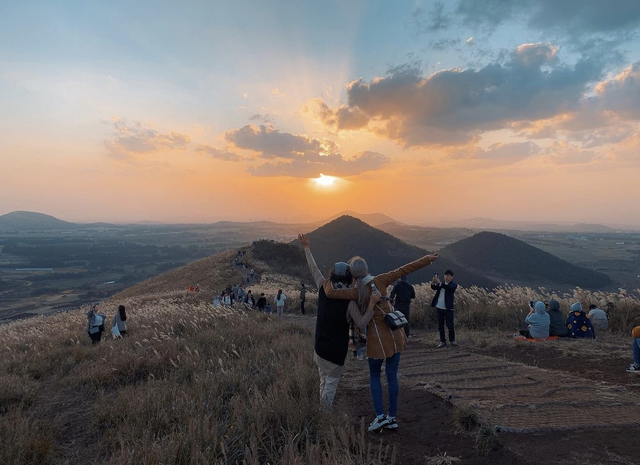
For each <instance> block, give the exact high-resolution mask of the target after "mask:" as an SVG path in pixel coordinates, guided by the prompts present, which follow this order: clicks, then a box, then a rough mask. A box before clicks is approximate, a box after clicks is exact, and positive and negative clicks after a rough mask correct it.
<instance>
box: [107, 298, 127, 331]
mask: <svg viewBox="0 0 640 465" xmlns="http://www.w3.org/2000/svg"><path fill="white" fill-rule="evenodd" d="M114 326H117V327H118V332H119V333H120V336H126V334H127V311H126V310H125V308H124V305H119V306H118V311H117V312H116V314H115V315H113V323H112V324H111V327H112V328H113V327H114Z"/></svg>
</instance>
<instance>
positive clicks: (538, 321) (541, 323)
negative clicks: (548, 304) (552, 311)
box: [520, 301, 551, 339]
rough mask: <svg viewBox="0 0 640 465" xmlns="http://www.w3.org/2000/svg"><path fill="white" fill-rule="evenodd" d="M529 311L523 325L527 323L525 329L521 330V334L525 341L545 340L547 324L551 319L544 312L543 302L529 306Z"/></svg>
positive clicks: (547, 334)
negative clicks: (527, 325)
mask: <svg viewBox="0 0 640 465" xmlns="http://www.w3.org/2000/svg"><path fill="white" fill-rule="evenodd" d="M529 306H530V307H531V310H530V311H529V314H528V315H527V317H526V318H525V319H524V322H525V323H529V327H528V328H527V329H521V330H520V334H522V335H523V336H524V337H526V338H527V339H546V338H548V337H549V323H550V321H551V319H550V318H549V314H548V313H547V312H546V311H545V305H544V302H540V301H537V302H536V303H535V305H531V303H530V304H529Z"/></svg>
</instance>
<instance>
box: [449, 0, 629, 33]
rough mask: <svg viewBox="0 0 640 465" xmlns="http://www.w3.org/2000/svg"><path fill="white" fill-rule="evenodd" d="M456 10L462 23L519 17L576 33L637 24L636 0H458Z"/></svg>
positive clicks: (540, 27)
mask: <svg viewBox="0 0 640 465" xmlns="http://www.w3.org/2000/svg"><path fill="white" fill-rule="evenodd" d="M456 13H457V14H458V15H461V16H462V18H463V21H464V22H465V23H466V24H478V25H487V26H489V27H496V26H498V25H500V24H501V23H505V22H507V21H509V20H512V19H517V18H522V19H524V20H525V21H526V23H527V25H528V26H529V27H531V28H535V29H538V30H556V31H561V32H563V33H568V34H570V35H572V36H576V37H578V36H585V35H589V34H599V33H605V34H625V33H629V32H633V31H634V29H635V28H637V27H638V26H639V25H640V7H639V5H638V2H637V0H606V1H603V0H460V1H459V2H458V5H457V8H456Z"/></svg>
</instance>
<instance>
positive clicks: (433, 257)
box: [427, 253, 438, 262]
mask: <svg viewBox="0 0 640 465" xmlns="http://www.w3.org/2000/svg"><path fill="white" fill-rule="evenodd" d="M427 257H429V260H431V261H432V262H433V261H435V260H437V259H438V254H437V253H432V254H430V255H427Z"/></svg>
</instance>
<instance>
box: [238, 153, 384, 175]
mask: <svg viewBox="0 0 640 465" xmlns="http://www.w3.org/2000/svg"><path fill="white" fill-rule="evenodd" d="M388 162H389V158H387V157H386V156H385V155H383V154H381V153H377V152H362V153H360V154H358V155H356V156H354V157H353V158H351V159H345V158H343V157H342V155H340V154H331V155H317V154H303V155H299V156H296V157H295V158H294V159H293V160H287V161H275V162H268V163H264V164H262V165H259V166H256V167H250V168H249V172H250V173H251V174H252V175H254V176H292V177H298V178H311V177H317V176H318V175H319V174H320V173H323V174H325V175H328V176H339V177H346V176H355V175H357V174H361V173H364V172H366V171H375V170H377V169H380V168H381V167H383V166H384V165H386V164H387V163H388Z"/></svg>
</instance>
